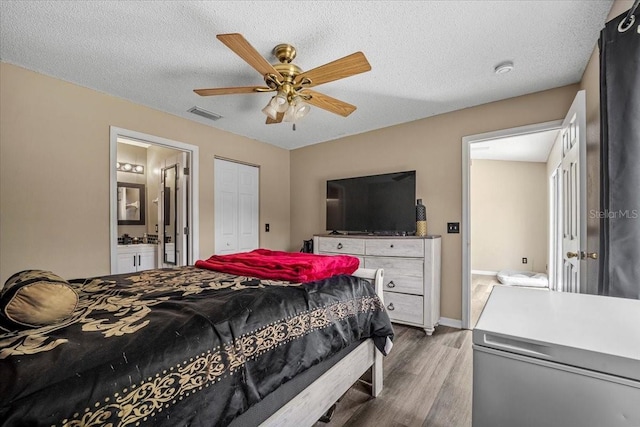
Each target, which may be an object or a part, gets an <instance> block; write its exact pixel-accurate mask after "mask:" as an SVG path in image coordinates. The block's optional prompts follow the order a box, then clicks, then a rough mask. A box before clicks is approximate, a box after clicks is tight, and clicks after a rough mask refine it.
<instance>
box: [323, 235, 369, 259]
mask: <svg viewBox="0 0 640 427" xmlns="http://www.w3.org/2000/svg"><path fill="white" fill-rule="evenodd" d="M318 252H320V253H322V252H332V253H344V254H348V255H351V254H353V255H364V239H340V238H337V237H319V238H318Z"/></svg>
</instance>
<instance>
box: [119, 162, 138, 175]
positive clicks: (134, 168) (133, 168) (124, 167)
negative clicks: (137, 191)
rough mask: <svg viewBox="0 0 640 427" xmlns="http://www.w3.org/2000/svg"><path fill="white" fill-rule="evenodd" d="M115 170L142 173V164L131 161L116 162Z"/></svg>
mask: <svg viewBox="0 0 640 427" xmlns="http://www.w3.org/2000/svg"><path fill="white" fill-rule="evenodd" d="M116 170H117V171H118V172H131V173H139V174H143V173H144V166H142V165H134V164H133V163H121V162H117V163H116Z"/></svg>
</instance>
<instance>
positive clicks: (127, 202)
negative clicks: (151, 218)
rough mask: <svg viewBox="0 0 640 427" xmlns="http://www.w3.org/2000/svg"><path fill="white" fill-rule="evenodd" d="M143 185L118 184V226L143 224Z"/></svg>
mask: <svg viewBox="0 0 640 427" xmlns="http://www.w3.org/2000/svg"><path fill="white" fill-rule="evenodd" d="M145 206H146V201H145V188H144V184H134V183H130V182H119V183H118V225H144V224H145Z"/></svg>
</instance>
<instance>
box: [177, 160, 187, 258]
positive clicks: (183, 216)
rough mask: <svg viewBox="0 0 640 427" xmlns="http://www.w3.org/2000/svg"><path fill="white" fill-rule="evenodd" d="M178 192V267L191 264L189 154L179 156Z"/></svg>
mask: <svg viewBox="0 0 640 427" xmlns="http://www.w3.org/2000/svg"><path fill="white" fill-rule="evenodd" d="M178 158H179V160H178V190H177V195H176V208H177V209H176V210H177V215H176V216H177V224H178V232H177V233H176V259H177V260H178V265H187V264H188V263H189V261H188V260H189V257H188V256H189V232H190V230H189V212H188V207H189V203H188V194H189V171H190V168H189V164H188V162H187V153H180V154H179V155H178Z"/></svg>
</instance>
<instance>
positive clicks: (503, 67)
mask: <svg viewBox="0 0 640 427" xmlns="http://www.w3.org/2000/svg"><path fill="white" fill-rule="evenodd" d="M511 70H513V62H512V61H505V62H501V63H499V64H498V65H496V67H495V68H494V69H493V71H494V72H495V73H496V74H506V73H508V72H509V71H511Z"/></svg>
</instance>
